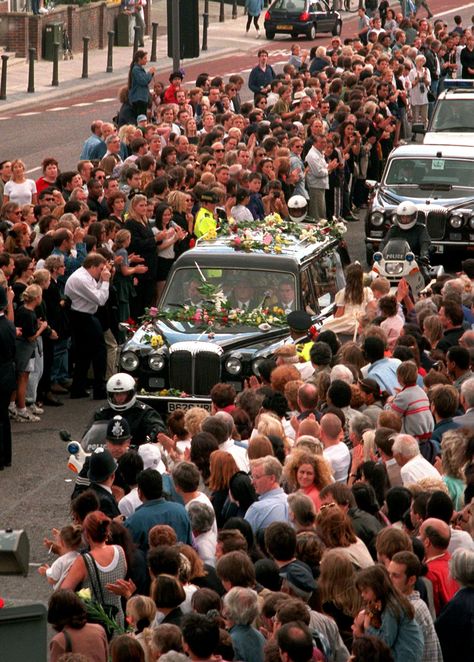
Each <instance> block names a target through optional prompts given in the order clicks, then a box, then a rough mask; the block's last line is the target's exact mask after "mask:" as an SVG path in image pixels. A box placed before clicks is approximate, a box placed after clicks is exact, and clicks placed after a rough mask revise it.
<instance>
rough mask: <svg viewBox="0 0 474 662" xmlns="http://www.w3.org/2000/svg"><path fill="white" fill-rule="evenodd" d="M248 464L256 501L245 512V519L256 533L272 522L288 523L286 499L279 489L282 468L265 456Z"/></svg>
mask: <svg viewBox="0 0 474 662" xmlns="http://www.w3.org/2000/svg"><path fill="white" fill-rule="evenodd" d="M250 464H251V475H252V483H253V486H254V487H255V491H256V492H257V494H258V501H255V503H253V504H252V505H251V506H250V508H249V509H248V510H247V512H246V514H245V519H246V520H247V522H248V523H249V524H250V526H251V527H252V529H253V531H254V533H257V532H258V531H260V529H266V528H267V526H268V525H269V524H271V523H272V522H288V497H287V495H286V494H285V492H284V491H283V489H282V488H281V487H280V481H281V475H282V471H283V467H282V466H281V464H280V462H279V461H278V460H277V459H276V457H273V455H266V456H265V457H260V458H258V460H253V461H252V462H251V463H250Z"/></svg>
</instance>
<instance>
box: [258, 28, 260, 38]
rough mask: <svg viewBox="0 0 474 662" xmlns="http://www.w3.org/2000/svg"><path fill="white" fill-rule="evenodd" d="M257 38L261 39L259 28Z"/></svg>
mask: <svg viewBox="0 0 474 662" xmlns="http://www.w3.org/2000/svg"><path fill="white" fill-rule="evenodd" d="M257 39H260V30H257Z"/></svg>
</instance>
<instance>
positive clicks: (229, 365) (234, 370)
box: [225, 356, 242, 375]
mask: <svg viewBox="0 0 474 662" xmlns="http://www.w3.org/2000/svg"><path fill="white" fill-rule="evenodd" d="M225 369H226V370H227V372H228V373H229V375H239V374H240V373H241V372H242V361H241V360H240V359H239V358H238V357H237V356H229V358H228V359H227V361H226V362H225Z"/></svg>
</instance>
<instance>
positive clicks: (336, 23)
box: [264, 0, 342, 40]
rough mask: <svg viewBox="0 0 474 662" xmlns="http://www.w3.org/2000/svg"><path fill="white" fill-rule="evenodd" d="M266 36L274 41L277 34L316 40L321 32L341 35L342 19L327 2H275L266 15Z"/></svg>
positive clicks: (280, 0) (304, 0) (301, 0)
mask: <svg viewBox="0 0 474 662" xmlns="http://www.w3.org/2000/svg"><path fill="white" fill-rule="evenodd" d="M264 26H265V35H266V37H267V39H273V38H274V37H275V35H276V34H290V35H291V37H292V38H293V39H296V38H297V37H298V36H299V35H300V34H304V35H306V37H307V38H308V39H313V40H314V39H316V35H317V34H318V33H321V32H330V33H331V34H333V35H339V34H341V29H342V18H341V15H340V14H339V12H337V11H334V10H333V9H330V8H329V5H328V4H327V2H326V0H318V1H317V2H314V1H313V0H274V2H272V4H271V5H270V7H269V8H268V10H267V12H266V14H265V24H264Z"/></svg>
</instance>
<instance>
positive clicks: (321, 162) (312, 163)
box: [306, 135, 339, 221]
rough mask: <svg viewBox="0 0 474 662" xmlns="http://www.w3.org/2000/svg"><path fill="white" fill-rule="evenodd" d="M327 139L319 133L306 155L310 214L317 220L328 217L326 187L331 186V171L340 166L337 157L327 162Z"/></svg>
mask: <svg viewBox="0 0 474 662" xmlns="http://www.w3.org/2000/svg"><path fill="white" fill-rule="evenodd" d="M326 146H327V140H326V136H324V135H317V136H316V137H315V138H314V143H313V146H312V147H311V149H310V150H309V152H308V153H307V155H306V165H307V166H308V171H307V173H306V187H307V189H308V193H309V214H310V216H312V217H313V218H314V219H315V220H316V221H319V220H321V219H322V218H326V189H328V188H329V173H330V172H331V171H332V170H334V168H337V167H338V165H339V164H338V162H337V159H333V160H332V161H330V162H329V163H326V159H325V158H324V152H325V150H326Z"/></svg>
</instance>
